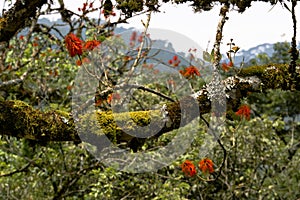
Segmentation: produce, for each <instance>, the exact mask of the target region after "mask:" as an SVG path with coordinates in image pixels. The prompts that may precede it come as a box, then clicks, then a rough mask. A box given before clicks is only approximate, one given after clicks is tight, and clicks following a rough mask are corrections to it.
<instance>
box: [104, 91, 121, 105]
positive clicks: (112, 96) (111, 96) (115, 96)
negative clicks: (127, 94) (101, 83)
mask: <svg viewBox="0 0 300 200" xmlns="http://www.w3.org/2000/svg"><path fill="white" fill-rule="evenodd" d="M120 99H121V95H120V94H119V93H112V94H109V95H108V98H107V102H108V103H109V104H111V102H112V101H113V100H120Z"/></svg>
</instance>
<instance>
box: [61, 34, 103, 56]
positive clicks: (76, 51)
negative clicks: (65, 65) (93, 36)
mask: <svg viewBox="0 0 300 200" xmlns="http://www.w3.org/2000/svg"><path fill="white" fill-rule="evenodd" d="M65 44H66V48H67V50H68V51H69V54H70V56H71V57H74V56H76V55H78V56H80V55H82V53H83V52H84V51H91V50H93V49H94V48H96V47H97V46H99V45H100V42H99V41H97V40H90V41H87V42H85V43H84V42H83V41H82V40H81V39H79V38H78V37H77V36H76V35H75V34H74V33H69V34H68V35H67V36H66V37H65Z"/></svg>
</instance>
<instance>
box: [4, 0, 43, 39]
mask: <svg viewBox="0 0 300 200" xmlns="http://www.w3.org/2000/svg"><path fill="white" fill-rule="evenodd" d="M46 3H47V0H23V1H16V3H15V4H14V6H13V7H12V8H10V9H9V10H8V11H7V12H6V13H4V15H3V17H2V18H1V20H0V42H8V41H9V40H10V39H11V38H12V37H13V36H14V35H15V34H16V33H17V32H18V31H19V30H21V29H23V28H24V27H25V26H26V23H27V21H29V20H30V18H33V17H35V15H36V12H37V10H39V9H40V8H41V7H42V6H43V5H44V4H46Z"/></svg>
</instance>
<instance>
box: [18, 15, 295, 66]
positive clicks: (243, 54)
mask: <svg viewBox="0 0 300 200" xmlns="http://www.w3.org/2000/svg"><path fill="white" fill-rule="evenodd" d="M38 23H40V24H45V25H46V26H49V27H51V26H54V25H55V28H56V29H58V30H59V31H60V32H61V34H59V33H58V32H57V31H55V30H52V31H51V34H54V35H55V36H56V37H58V38H61V39H62V37H64V36H65V35H66V34H67V33H68V32H69V30H70V28H69V26H67V25H66V24H65V23H64V22H63V21H62V20H61V19H58V20H56V21H50V20H49V19H47V18H42V19H39V21H38ZM125 31H128V32H131V31H132V32H133V31H136V30H135V29H134V28H124V27H122V26H120V27H116V28H115V33H117V34H120V33H122V32H125ZM21 34H26V29H25V30H24V31H22V32H21ZM273 46H274V44H270V43H264V44H260V45H257V46H254V47H252V48H250V49H247V50H245V49H240V50H239V51H238V52H237V53H236V55H235V60H234V61H235V63H236V64H239V63H241V62H243V61H244V62H245V63H247V62H248V61H250V60H251V59H253V58H256V56H257V55H258V54H261V53H266V54H267V55H268V56H269V57H271V56H272V54H273V53H274V49H273ZM155 48H161V49H163V50H165V51H169V52H170V53H176V54H178V55H180V56H182V57H186V56H187V55H186V53H184V52H175V49H174V47H173V45H172V44H171V43H169V42H168V41H166V40H155ZM298 48H300V43H298ZM222 58H223V59H222V60H224V61H225V60H228V59H227V56H226V55H223V56H222ZM201 59H202V58H201Z"/></svg>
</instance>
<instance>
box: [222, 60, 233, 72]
mask: <svg viewBox="0 0 300 200" xmlns="http://www.w3.org/2000/svg"><path fill="white" fill-rule="evenodd" d="M231 67H233V63H232V62H231V61H230V62H229V63H226V62H223V63H222V69H223V70H224V71H225V72H228V71H229V70H230V68H231Z"/></svg>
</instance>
